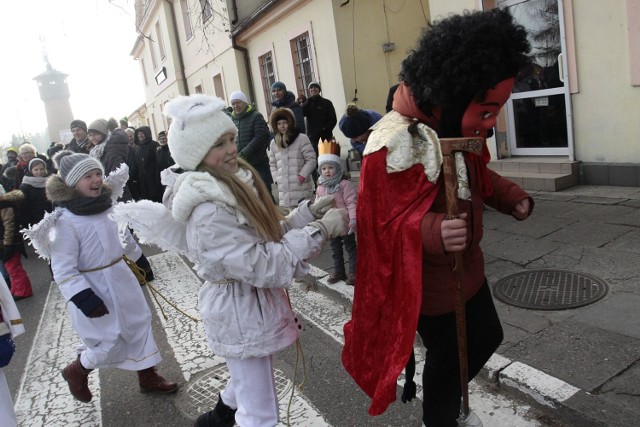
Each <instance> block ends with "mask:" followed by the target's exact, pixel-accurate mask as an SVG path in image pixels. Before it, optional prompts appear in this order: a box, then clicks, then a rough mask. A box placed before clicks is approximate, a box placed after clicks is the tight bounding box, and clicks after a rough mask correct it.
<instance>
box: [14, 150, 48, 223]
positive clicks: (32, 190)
mask: <svg viewBox="0 0 640 427" xmlns="http://www.w3.org/2000/svg"><path fill="white" fill-rule="evenodd" d="M48 175H49V171H48V170H47V165H46V163H45V162H44V161H43V160H42V159H40V158H38V157H36V158H35V159H32V160H31V161H30V162H29V172H28V173H27V175H26V176H25V177H24V178H23V179H22V185H20V191H22V193H23V194H24V201H23V202H22V206H21V210H20V212H21V215H20V221H21V224H20V225H21V228H25V227H28V226H29V225H32V224H37V223H39V222H40V220H42V218H43V217H44V214H45V213H46V212H51V211H52V210H53V205H52V204H51V202H50V201H49V200H47V195H46V192H45V184H46V182H47V176H48Z"/></svg>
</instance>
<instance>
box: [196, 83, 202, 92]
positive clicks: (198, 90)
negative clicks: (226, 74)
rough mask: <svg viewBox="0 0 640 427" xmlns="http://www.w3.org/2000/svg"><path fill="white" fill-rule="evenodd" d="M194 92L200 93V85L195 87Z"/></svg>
mask: <svg viewBox="0 0 640 427" xmlns="http://www.w3.org/2000/svg"><path fill="white" fill-rule="evenodd" d="M195 92H196V93H202V85H198V86H196V89H195Z"/></svg>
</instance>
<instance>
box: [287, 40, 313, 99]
mask: <svg viewBox="0 0 640 427" xmlns="http://www.w3.org/2000/svg"><path fill="white" fill-rule="evenodd" d="M289 43H290V45H291V55H292V56H293V68H294V71H295V75H296V89H297V93H298V96H299V95H301V94H305V95H306V96H309V94H308V93H307V88H308V87H309V83H311V82H313V81H315V80H316V75H315V72H314V70H313V59H312V58H311V38H310V37H309V32H308V31H307V32H304V33H303V34H300V35H299V36H298V37H296V38H295V39H293V40H291V41H290V42H289Z"/></svg>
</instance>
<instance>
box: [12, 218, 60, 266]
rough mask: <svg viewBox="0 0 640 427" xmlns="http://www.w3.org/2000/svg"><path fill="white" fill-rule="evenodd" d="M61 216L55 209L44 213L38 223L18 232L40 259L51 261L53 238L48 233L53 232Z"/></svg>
mask: <svg viewBox="0 0 640 427" xmlns="http://www.w3.org/2000/svg"><path fill="white" fill-rule="evenodd" d="M61 214H62V209H61V208H57V209H55V210H54V211H53V212H50V213H46V214H45V215H44V218H42V220H41V221H40V222H39V223H37V224H34V225H32V226H31V227H29V228H25V229H23V230H20V231H21V232H22V234H23V235H24V237H25V239H28V240H29V244H30V245H31V246H33V248H34V249H35V250H36V253H37V254H38V256H39V257H40V258H43V259H47V260H48V259H51V242H52V241H53V238H52V237H51V235H50V233H51V232H52V231H53V228H54V226H55V225H56V222H57V221H58V218H59V217H60V215H61Z"/></svg>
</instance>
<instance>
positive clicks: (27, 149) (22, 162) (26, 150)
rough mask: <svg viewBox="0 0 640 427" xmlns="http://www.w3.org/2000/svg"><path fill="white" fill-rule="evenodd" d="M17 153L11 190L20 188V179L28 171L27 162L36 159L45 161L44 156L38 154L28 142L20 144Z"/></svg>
mask: <svg viewBox="0 0 640 427" xmlns="http://www.w3.org/2000/svg"><path fill="white" fill-rule="evenodd" d="M18 151H19V153H20V154H19V155H18V164H16V177H15V183H14V187H13V188H20V184H22V178H24V176H25V175H26V174H27V172H28V171H29V162H30V161H31V159H33V158H36V157H38V158H40V159H42V160H44V161H45V162H46V161H47V158H46V156H43V155H42V154H38V150H36V147H34V146H33V145H31V144H29V143H28V142H25V143H24V144H22V145H21V146H20V148H19V149H18Z"/></svg>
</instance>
